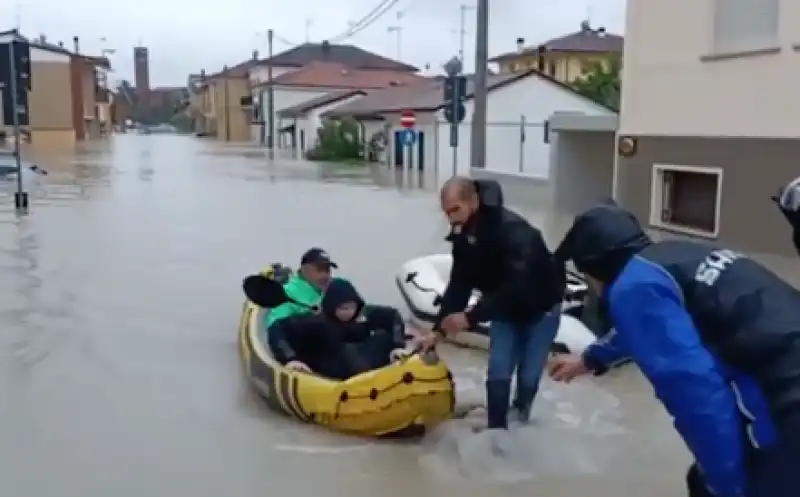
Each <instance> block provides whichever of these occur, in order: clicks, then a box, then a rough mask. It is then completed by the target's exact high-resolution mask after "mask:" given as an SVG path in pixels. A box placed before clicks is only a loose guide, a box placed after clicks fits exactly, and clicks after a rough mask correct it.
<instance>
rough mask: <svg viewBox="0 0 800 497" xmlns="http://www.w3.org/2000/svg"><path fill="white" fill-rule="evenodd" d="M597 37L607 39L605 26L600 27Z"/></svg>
mask: <svg viewBox="0 0 800 497" xmlns="http://www.w3.org/2000/svg"><path fill="white" fill-rule="evenodd" d="M597 36H599V37H600V38H605V37H606V28H604V27H603V26H600V27H599V28H597Z"/></svg>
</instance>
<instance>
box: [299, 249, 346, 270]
mask: <svg viewBox="0 0 800 497" xmlns="http://www.w3.org/2000/svg"><path fill="white" fill-rule="evenodd" d="M303 264H314V265H324V266H328V267H332V268H335V269H338V268H339V266H338V265H337V264H336V263H335V262H333V261H332V260H331V256H329V255H328V253H327V252H325V251H324V250H323V249H321V248H319V247H313V248H310V249H308V250H306V253H305V254H303V257H301V258H300V265H301V266H302V265H303Z"/></svg>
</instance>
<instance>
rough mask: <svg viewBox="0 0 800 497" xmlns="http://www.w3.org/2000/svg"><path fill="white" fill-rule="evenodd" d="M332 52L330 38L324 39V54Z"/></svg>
mask: <svg viewBox="0 0 800 497" xmlns="http://www.w3.org/2000/svg"><path fill="white" fill-rule="evenodd" d="M330 53H331V43H330V42H329V41H328V40H322V55H324V56H326V57H327V56H328V55H329V54H330Z"/></svg>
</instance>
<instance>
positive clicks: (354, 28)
mask: <svg viewBox="0 0 800 497" xmlns="http://www.w3.org/2000/svg"><path fill="white" fill-rule="evenodd" d="M399 1H400V0H381V2H380V3H379V4H378V5H376V6H375V7H374V8H373V9H372V10H370V11H369V12H368V13H367V14H366V15H364V16H363V17H361V19H359V20H358V21H356V22H355V23H353V24H352V25H350V27H349V28H348V29H347V30H346V31H344V32H342V33H340V34H338V35H336V36H333V37H331V38H329V39H328V41H330V42H331V43H338V42H341V41H344V40H346V39H347V38H350V37H352V36H355V35H356V34H358V33H360V32H361V31H363V30H365V29H366V28H368V27H370V26H371V25H372V24H374V23H375V22H376V21H377V20H378V19H380V18H381V17H383V16H384V15H386V14H387V13H388V12H389V11H390V10H392V9H393V8H394V7H395V5H397V3H398V2H399Z"/></svg>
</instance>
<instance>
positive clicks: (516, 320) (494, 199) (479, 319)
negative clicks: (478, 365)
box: [435, 176, 565, 429]
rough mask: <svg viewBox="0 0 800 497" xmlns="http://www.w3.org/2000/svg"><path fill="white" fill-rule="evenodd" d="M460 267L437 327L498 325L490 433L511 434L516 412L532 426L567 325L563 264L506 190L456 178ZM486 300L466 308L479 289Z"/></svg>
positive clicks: (454, 229) (450, 208)
mask: <svg viewBox="0 0 800 497" xmlns="http://www.w3.org/2000/svg"><path fill="white" fill-rule="evenodd" d="M441 207H442V211H443V212H444V213H445V215H446V216H447V218H448V221H449V223H450V226H451V232H450V234H449V235H448V236H447V240H448V241H449V242H450V243H451V244H452V253H453V267H452V269H451V272H450V280H449V282H448V285H447V289H446V290H445V292H444V294H443V296H442V301H441V307H440V311H439V316H438V319H437V321H436V323H435V328H436V329H439V330H441V331H443V332H445V333H455V332H459V331H463V330H466V329H469V328H473V327H474V326H475V325H477V324H478V323H483V322H487V321H490V322H491V324H490V326H489V340H490V346H489V365H488V371H487V379H486V401H487V402H486V403H487V406H486V407H487V415H488V427H489V428H490V429H506V428H507V427H508V408H509V397H510V396H511V378H512V375H513V374H514V370H515V369H516V372H517V389H516V395H515V399H514V401H513V407H514V408H515V410H516V411H517V415H518V417H519V419H520V421H523V422H524V421H527V419H528V417H529V416H530V410H531V405H532V404H533V400H534V398H535V397H536V393H537V391H538V388H539V381H540V379H541V375H542V371H543V369H544V366H545V364H546V361H547V357H548V352H549V348H550V345H551V344H552V342H553V339H554V338H555V335H556V331H557V329H558V324H559V320H560V302H561V299H562V296H563V294H564V287H565V276H564V268H563V265H562V266H561V267H558V266H557V265H556V264H554V261H553V258H552V254H551V253H550V251H549V250H548V248H547V245H546V244H545V241H544V239H543V237H542V234H541V232H540V231H539V230H538V229H536V228H534V227H533V226H531V224H530V223H528V221H526V220H525V219H524V218H522V217H521V216H520V215H518V214H516V213H515V212H512V211H510V210H508V209H507V208H505V207H504V206H503V195H502V190H501V188H500V185H499V184H498V183H497V182H495V181H482V180H477V181H473V180H471V179H469V178H463V177H458V176H456V177H453V178H451V179H450V180H448V181H447V182H446V183H445V185H444V186H443V187H442V190H441ZM476 289H477V290H479V291H480V293H481V298H480V300H479V301H478V302H477V303H476V304H475V305H474V306H473V307H472V308H471V309H465V307H466V306H467V304H468V302H469V298H470V296H471V295H472V292H473V291H474V290H476Z"/></svg>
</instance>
